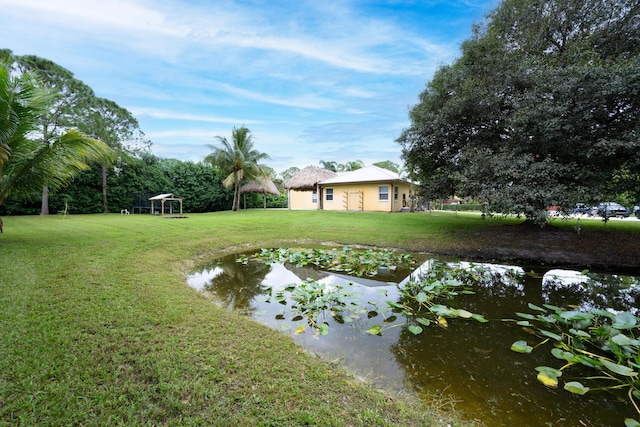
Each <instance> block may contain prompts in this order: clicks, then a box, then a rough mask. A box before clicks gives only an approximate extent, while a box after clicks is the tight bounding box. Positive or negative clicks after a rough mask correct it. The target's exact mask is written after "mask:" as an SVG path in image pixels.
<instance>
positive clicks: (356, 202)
mask: <svg viewBox="0 0 640 427" xmlns="http://www.w3.org/2000/svg"><path fill="white" fill-rule="evenodd" d="M318 185H319V187H320V193H319V194H321V195H322V203H321V206H322V207H321V209H323V210H331V211H382V212H401V211H408V210H410V207H411V183H410V182H408V181H405V180H403V179H401V178H400V176H399V175H398V174H397V173H395V172H392V171H390V170H387V169H383V168H380V167H378V166H375V165H372V166H367V167H364V168H361V169H356V170H354V171H351V172H347V173H344V174H341V175H338V176H335V177H333V178H329V179H325V180H323V181H320V182H319V183H318Z"/></svg>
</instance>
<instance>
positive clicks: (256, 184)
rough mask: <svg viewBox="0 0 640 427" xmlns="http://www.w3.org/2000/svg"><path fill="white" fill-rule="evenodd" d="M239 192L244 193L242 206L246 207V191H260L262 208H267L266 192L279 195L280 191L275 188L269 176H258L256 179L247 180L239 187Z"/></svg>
mask: <svg viewBox="0 0 640 427" xmlns="http://www.w3.org/2000/svg"><path fill="white" fill-rule="evenodd" d="M239 191H240V194H244V195H245V196H244V208H245V209H247V197H246V193H262V198H263V200H264V208H265V209H266V208H267V194H273V195H274V196H279V195H280V192H279V191H278V189H277V188H276V186H275V184H274V183H273V181H271V180H270V179H269V178H258V179H257V180H256V181H249V182H248V183H246V184H245V185H243V186H242V187H240V189H239Z"/></svg>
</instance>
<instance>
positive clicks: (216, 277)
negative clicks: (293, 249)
mask: <svg viewBox="0 0 640 427" xmlns="http://www.w3.org/2000/svg"><path fill="white" fill-rule="evenodd" d="M239 255H240V254H235V255H230V256H227V257H223V258H220V259H217V260H214V261H212V262H209V263H207V264H206V265H203V266H202V267H201V268H198V269H197V270H196V271H194V272H192V273H191V274H190V275H189V276H188V278H187V281H188V284H189V285H190V286H192V287H193V288H194V289H196V290H198V291H200V292H203V293H206V294H207V295H208V296H210V297H211V298H212V299H213V300H214V301H215V302H216V303H217V304H219V305H221V306H223V307H226V308H228V309H233V310H238V311H241V312H243V313H245V314H246V315H248V316H250V317H251V318H253V319H255V320H256V321H259V322H261V323H263V324H266V325H268V326H270V327H272V328H274V329H277V330H279V331H281V332H282V333H284V334H288V335H290V336H291V337H292V338H293V339H294V340H295V341H296V342H298V343H299V344H300V345H301V346H303V347H304V348H305V349H307V350H308V351H310V352H312V353H315V354H317V355H319V356H320V357H322V358H323V359H325V360H328V361H330V362H333V363H338V364H340V366H343V367H344V368H345V369H346V370H348V371H349V372H351V373H353V374H354V375H355V376H357V377H359V378H362V379H364V380H365V381H367V382H368V383H371V384H372V385H374V386H376V387H380V388H384V389H387V390H391V391H395V392H398V393H412V394H413V393H415V394H416V395H417V396H419V397H421V398H423V399H424V400H425V401H428V400H429V397H430V396H431V395H434V394H435V395H441V396H445V397H448V398H451V399H452V400H454V401H455V402H456V403H455V406H456V408H457V409H458V410H460V411H462V412H463V413H464V414H465V415H466V416H467V417H468V418H470V419H478V420H481V421H482V422H484V423H485V424H486V425H490V426H513V425H539V426H620V425H623V424H624V419H625V418H626V417H631V418H636V419H637V418H638V415H637V413H636V411H635V409H634V408H633V406H632V405H631V403H629V402H628V401H627V400H625V396H624V395H622V396H616V395H613V394H611V393H609V392H597V391H596V392H593V391H592V392H589V393H587V394H586V395H584V396H578V395H573V394H571V393H569V392H567V391H565V390H563V389H562V386H561V387H559V388H558V389H551V388H548V387H545V386H544V385H542V384H541V383H540V382H539V381H538V380H537V379H536V375H537V372H536V371H535V368H536V366H540V365H546V366H554V367H557V368H559V367H560V366H561V365H562V363H561V362H560V361H558V360H557V359H555V358H554V357H553V356H552V355H551V354H550V351H549V350H550V348H551V347H549V346H544V347H541V348H538V349H535V350H534V351H533V352H532V353H531V354H519V353H516V352H514V351H511V350H510V347H511V344H512V343H514V342H515V341H517V340H521V339H523V340H528V341H529V343H531V345H534V344H535V343H536V340H535V339H532V338H533V337H532V336H531V335H529V334H527V333H526V332H525V331H523V328H521V327H519V326H517V325H516V324H515V323H513V322H504V321H502V319H517V317H516V316H515V312H529V313H530V312H531V310H530V309H529V308H528V307H527V304H528V303H533V304H536V305H539V306H541V305H543V304H552V305H555V306H559V307H567V306H576V307H580V308H581V309H591V308H602V309H611V310H616V311H631V312H633V313H634V314H636V315H637V314H638V307H639V304H638V302H640V278H638V277H629V276H620V275H611V274H594V273H586V274H582V273H580V272H576V271H569V270H560V269H554V270H548V269H544V268H532V267H530V266H528V267H526V268H523V267H520V266H500V265H491V264H483V266H485V267H486V268H489V269H491V270H493V271H503V272H507V271H512V272H515V273H516V276H517V277H515V276H512V275H509V277H510V279H509V280H502V281H501V282H499V283H493V284H492V285H491V286H482V287H480V288H477V289H474V291H475V294H473V295H461V296H459V297H458V299H457V300H456V301H457V304H458V305H459V307H460V308H464V309H466V310H468V311H470V312H473V313H479V314H482V315H483V316H484V317H485V318H486V319H488V320H489V322H486V323H480V322H476V321H473V320H464V319H449V321H448V324H449V325H448V327H447V328H443V327H439V326H433V325H432V326H430V327H425V328H424V331H423V332H422V333H420V334H418V335H414V334H412V333H410V332H409V331H408V330H407V327H406V325H404V322H405V321H406V319H403V318H401V317H402V316H398V317H399V319H397V320H395V321H394V322H383V317H384V316H383V315H378V314H377V312H376V311H375V310H372V309H371V307H375V306H376V305H384V304H385V303H384V302H385V301H389V300H391V301H393V300H397V299H398V294H399V291H398V286H397V285H395V284H390V283H388V282H397V283H400V282H402V281H403V280H404V281H406V280H408V277H409V276H410V274H411V271H403V270H398V271H397V272H396V273H394V275H392V276H389V275H382V276H380V277H377V278H376V279H375V280H373V279H363V278H358V277H351V276H345V275H342V274H335V273H330V272H324V271H320V270H317V269H314V268H309V267H305V268H295V267H293V266H291V265H288V264H287V265H282V264H271V265H267V264H264V263H261V262H258V261H250V262H248V263H247V264H246V265H244V264H242V263H239V262H236V259H237V258H238V257H239ZM418 261H419V264H420V263H422V262H425V263H426V264H425V265H428V264H429V262H430V261H428V260H426V259H419V260H418ZM413 274H414V278H415V274H417V273H413ZM311 277H313V278H314V280H315V281H317V282H322V283H325V284H329V285H331V286H345V287H348V289H349V290H350V291H352V292H353V294H354V297H353V298H354V299H356V300H357V301H358V302H357V303H354V304H353V310H351V311H350V312H347V313H344V314H343V316H342V317H341V318H339V319H338V320H339V321H336V319H334V318H333V317H332V316H330V315H327V316H326V321H327V324H328V325H329V332H328V334H327V335H318V334H314V333H313V330H311V329H310V328H308V327H307V328H306V329H305V332H304V333H299V332H300V329H299V328H300V327H306V326H308V325H307V321H306V319H305V318H303V317H301V316H297V314H296V313H294V312H292V311H291V310H290V306H291V304H290V303H288V304H286V305H284V304H281V303H278V302H277V301H275V300H274V298H272V297H271V298H270V297H269V295H270V292H269V291H268V290H267V288H271V289H273V290H282V289H284V288H285V287H286V285H289V284H292V283H295V284H300V283H303V282H305V280H306V279H308V278H311ZM374 324H378V325H382V326H383V327H384V330H383V332H382V333H381V334H380V335H372V334H370V333H367V332H366V331H367V329H369V328H370V327H371V326H372V325H374ZM394 325H395V326H396V327H393V326H394ZM563 380H568V378H563Z"/></svg>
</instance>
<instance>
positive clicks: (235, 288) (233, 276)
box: [204, 255, 271, 310]
mask: <svg viewBox="0 0 640 427" xmlns="http://www.w3.org/2000/svg"><path fill="white" fill-rule="evenodd" d="M235 260H236V255H233V256H229V257H224V258H222V259H220V260H218V261H217V262H215V263H214V264H211V265H210V266H208V268H215V267H219V268H221V269H222V270H223V272H222V273H221V274H220V275H218V276H217V277H215V278H214V279H213V280H212V281H211V283H208V284H207V285H206V286H205V288H204V289H205V290H206V291H207V292H209V293H210V294H212V295H215V296H216V297H217V298H218V300H219V302H220V303H222V304H224V305H225V307H226V308H230V309H234V310H251V302H252V301H253V299H254V298H255V297H256V296H258V295H261V294H262V293H263V290H262V288H261V286H260V285H261V283H262V281H263V280H264V278H265V276H266V275H267V274H268V273H269V271H270V270H271V267H270V266H269V265H266V264H263V263H260V262H249V263H248V264H246V265H244V264H241V263H238V262H235Z"/></svg>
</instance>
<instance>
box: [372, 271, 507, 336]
mask: <svg viewBox="0 0 640 427" xmlns="http://www.w3.org/2000/svg"><path fill="white" fill-rule="evenodd" d="M494 279H495V275H493V274H491V273H490V272H489V271H488V270H485V269H483V268H481V267H478V266H475V265H472V266H470V267H469V268H461V267H460V266H459V265H456V264H446V263H441V262H437V261H433V262H432V263H431V265H430V267H429V269H428V270H427V271H426V272H425V273H424V274H423V275H421V277H420V278H419V279H418V280H411V281H409V282H407V283H406V284H405V285H403V286H398V289H399V291H400V297H399V299H398V301H386V303H387V305H388V307H389V308H390V309H391V311H392V312H393V313H396V314H402V315H403V316H404V317H405V318H406V319H407V321H406V323H396V324H394V325H393V326H390V327H396V326H404V325H407V329H408V330H409V332H411V333H412V334H414V335H417V334H420V333H421V332H422V331H423V328H422V327H423V326H431V325H439V326H442V327H447V326H448V325H449V324H448V322H447V319H451V318H461V319H473V320H476V321H478V322H482V323H484V322H487V319H485V318H484V316H482V315H481V314H477V313H471V312H470V311H467V310H465V309H462V308H454V307H452V306H450V305H446V304H447V303H457V300H454V299H455V298H456V297H458V296H460V295H471V294H474V293H475V292H474V291H473V290H472V289H473V287H474V286H476V285H478V284H480V283H485V282H490V281H492V280H494ZM383 330H384V328H383V327H382V326H380V325H374V326H372V327H371V328H369V329H368V330H367V332H369V333H370V334H374V335H377V334H380V333H382V331H383Z"/></svg>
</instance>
